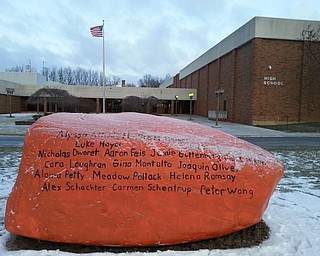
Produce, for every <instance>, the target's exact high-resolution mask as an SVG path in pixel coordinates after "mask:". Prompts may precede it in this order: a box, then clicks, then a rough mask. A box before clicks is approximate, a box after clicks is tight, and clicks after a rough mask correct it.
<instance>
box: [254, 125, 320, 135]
mask: <svg viewBox="0 0 320 256" xmlns="http://www.w3.org/2000/svg"><path fill="white" fill-rule="evenodd" d="M258 127H262V128H267V129H272V130H277V131H286V132H306V133H318V132H320V122H313V123H297V124H288V125H287V124H283V125H259V126H258Z"/></svg>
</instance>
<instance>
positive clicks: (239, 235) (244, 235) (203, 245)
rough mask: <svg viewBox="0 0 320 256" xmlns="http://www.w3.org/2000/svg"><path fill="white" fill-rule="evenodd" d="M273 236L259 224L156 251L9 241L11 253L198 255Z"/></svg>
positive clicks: (18, 239) (19, 239)
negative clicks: (157, 252)
mask: <svg viewBox="0 0 320 256" xmlns="http://www.w3.org/2000/svg"><path fill="white" fill-rule="evenodd" d="M269 235H270V228H269V227H268V226H267V225H266V223H265V222H264V221H263V220H262V221H260V222H259V223H258V224H256V225H254V226H252V227H249V228H247V229H244V230H241V231H238V232H235V233H233V234H230V235H227V236H223V237H218V238H213V239H209V240H204V241H198V242H193V243H185V244H178V245H167V246H152V247H107V246H88V245H76V244H62V243H53V242H47V241H41V240H36V239H31V238H26V237H22V236H16V235H11V237H10V238H9V240H8V241H7V244H6V246H7V250H8V251H17V250H60V251H65V252H73V253H93V252H113V253H123V252H156V251H166V250H174V251H196V250H200V249H209V250H211V249H235V248H245V247H253V246H257V245H259V244H261V243H262V242H263V241H265V240H267V239H268V238H269Z"/></svg>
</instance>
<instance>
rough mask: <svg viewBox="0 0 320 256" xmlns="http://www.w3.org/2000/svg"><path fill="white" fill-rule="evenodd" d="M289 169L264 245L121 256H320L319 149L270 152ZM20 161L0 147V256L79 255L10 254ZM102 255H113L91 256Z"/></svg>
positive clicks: (273, 203) (15, 152)
mask: <svg viewBox="0 0 320 256" xmlns="http://www.w3.org/2000/svg"><path fill="white" fill-rule="evenodd" d="M269 150H270V151H271V152H273V153H274V154H275V155H276V156H277V157H278V158H279V159H280V160H281V161H282V162H283V163H284V164H285V167H286V170H285V176H284V178H283V179H282V180H281V182H280V184H279V185H278V187H277V189H276V191H275V193H274V195H273V196H272V198H271V200H270V204H269V207H268V209H267V211H266V213H265V215H264V217H263V219H264V220H265V221H266V223H267V225H268V226H269V227H270V228H271V236H270V238H269V239H268V240H266V241H265V242H263V243H262V244H261V245H260V246H256V247H253V248H245V249H233V250H199V251H189V252H180V251H164V252H160V251H159V252H154V253H139V252H136V253H121V254H119V255H124V254H125V255H132V256H138V255H139V256H140V255H159V256H167V255H173V256H176V255H177V256H191V255H194V256H203V255H227V256H239V255H255V256H256V255H261V256H263V255H268V256H269V255H281V256H282V255H298V256H299V255H306V256H315V255H319V252H320V162H319V160H318V159H319V156H320V149H319V148H295V149H288V148H287V149H277V148H272V149H271V148H270V149H269ZM20 158H21V149H12V148H10V149H5V148H0V173H1V186H0V255H11V256H17V255H22V256H29V255H30V256H31V255H32V256H34V255H35V256H54V255H63V256H67V255H68V256H69V255H79V254H75V253H67V252H62V251H59V250H56V251H47V250H42V251H34V250H23V251H8V249H7V248H6V240H7V239H8V237H9V236H10V234H9V233H8V232H7V231H6V230H5V229H4V224H3V223H4V213H5V204H6V199H7V197H8V195H9V193H10V192H11V189H12V186H13V184H14V181H15V178H16V175H17V169H18V166H19V162H20ZM83 255H90V256H102V255H115V254H114V253H89V254H83Z"/></svg>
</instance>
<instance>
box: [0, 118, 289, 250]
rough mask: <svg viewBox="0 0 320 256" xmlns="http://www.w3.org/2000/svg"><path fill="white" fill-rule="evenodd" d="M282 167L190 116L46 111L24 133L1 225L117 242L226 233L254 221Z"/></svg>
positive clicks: (25, 232)
mask: <svg viewBox="0 0 320 256" xmlns="http://www.w3.org/2000/svg"><path fill="white" fill-rule="evenodd" d="M283 171H284V169H283V165H282V163H281V162H279V161H278V160H277V159H276V158H275V157H273V156H272V155H271V154H270V153H269V152H267V151H265V150H263V149H261V148H259V147H257V146H255V145H252V144H250V143H248V142H245V141H243V140H240V139H237V138H235V137H233V136H231V135H228V134H226V133H223V132H221V131H218V130H217V129H212V128H210V127H205V126H202V125H198V124H195V123H192V122H188V121H181V120H176V119H172V118H166V117H157V116H152V115H146V114H137V113H120V114H109V115H95V114H67V113H59V114H52V115H50V116H46V117H42V118H40V119H39V120H37V121H36V123H34V124H33V125H32V126H31V127H30V129H29V130H28V131H27V134H26V136H25V142H24V149H23V155H22V159H21V164H20V168H19V173H18V177H17V180H16V183H15V185H14V187H13V190H12V192H11V194H10V197H9V199H8V202H7V209H6V216H5V227H6V229H7V230H8V231H9V232H12V233H14V234H17V235H22V236H27V237H31V238H36V239H42V240H48V241H55V242H63V243H78V244H92V245H116V246H143V245H157V244H176V243H182V242H190V241H196V240H201V239H207V238H213V237H218V236H223V235H226V234H229V233H232V232H235V231H238V230H241V229H245V228H247V227H249V226H252V225H254V224H256V223H258V222H259V221H260V220H261V218H262V215H263V213H264V211H265V210H266V208H267V205H268V202H269V199H270V197H271V195H272V193H273V191H274V189H275V187H276V185H277V183H278V182H279V180H280V178H281V177H282V175H283Z"/></svg>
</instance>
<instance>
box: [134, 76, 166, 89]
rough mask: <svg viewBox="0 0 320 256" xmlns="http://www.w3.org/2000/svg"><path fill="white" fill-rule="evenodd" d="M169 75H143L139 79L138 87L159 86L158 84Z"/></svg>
mask: <svg viewBox="0 0 320 256" xmlns="http://www.w3.org/2000/svg"><path fill="white" fill-rule="evenodd" d="M169 77H170V75H169V74H167V75H166V76H165V78H159V77H158V76H152V75H150V74H146V75H144V76H143V78H142V79H139V81H138V84H139V86H140V87H159V86H160V84H162V83H163V82H164V81H165V80H167V79H168V78H169Z"/></svg>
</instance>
